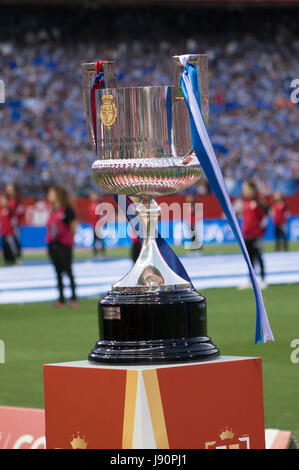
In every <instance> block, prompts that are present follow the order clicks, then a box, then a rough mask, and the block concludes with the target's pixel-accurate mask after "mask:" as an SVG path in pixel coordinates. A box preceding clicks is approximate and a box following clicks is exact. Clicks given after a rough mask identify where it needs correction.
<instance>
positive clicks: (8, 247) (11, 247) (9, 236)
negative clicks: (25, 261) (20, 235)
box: [0, 194, 18, 265]
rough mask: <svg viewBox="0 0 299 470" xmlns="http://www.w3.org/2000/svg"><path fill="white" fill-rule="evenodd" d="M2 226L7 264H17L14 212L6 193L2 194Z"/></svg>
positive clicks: (0, 214) (3, 246)
mask: <svg viewBox="0 0 299 470" xmlns="http://www.w3.org/2000/svg"><path fill="white" fill-rule="evenodd" d="M0 228H1V236H2V249H3V257H4V262H5V264H6V265H11V264H15V262H16V258H17V255H18V247H17V244H16V241H15V236H14V226H13V212H12V210H11V209H10V207H9V201H8V199H7V197H6V195H5V194H2V195H1V196H0Z"/></svg>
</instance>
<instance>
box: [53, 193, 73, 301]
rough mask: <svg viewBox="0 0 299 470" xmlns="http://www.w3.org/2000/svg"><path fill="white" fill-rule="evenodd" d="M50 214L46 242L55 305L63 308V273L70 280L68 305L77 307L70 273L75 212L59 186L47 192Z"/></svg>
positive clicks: (71, 273)
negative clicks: (56, 293)
mask: <svg viewBox="0 0 299 470" xmlns="http://www.w3.org/2000/svg"><path fill="white" fill-rule="evenodd" d="M48 201H49V203H50V205H51V212H50V215H49V218H48V222H47V235H46V242H47V243H48V247H49V248H48V249H49V256H50V259H51V261H52V263H53V266H54V268H55V271H56V276H57V284H58V290H59V299H58V300H57V301H56V303H55V305H56V306H57V307H63V306H64V304H65V298H64V293H63V279H62V275H63V273H66V274H67V276H68V277H69V279H70V286H71V290H72V297H71V301H70V305H71V306H72V307H74V308H76V307H78V302H77V296H76V285H75V280H74V276H73V271H72V250H73V239H74V235H75V230H76V221H75V212H74V209H73V207H72V203H71V199H70V196H69V194H68V192H67V191H66V190H65V189H64V188H63V187H61V186H53V187H51V188H50V189H49V191H48Z"/></svg>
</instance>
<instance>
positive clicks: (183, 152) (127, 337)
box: [83, 55, 219, 364]
mask: <svg viewBox="0 0 299 470" xmlns="http://www.w3.org/2000/svg"><path fill="white" fill-rule="evenodd" d="M189 60H190V62H192V63H194V65H195V66H196V67H197V68H198V75H199V81H200V90H201V96H200V100H201V109H202V113H203V116H204V119H205V120H207V117H208V62H207V60H208V59H207V55H194V56H190V59H189ZM102 67H103V73H104V77H105V85H106V86H105V88H101V89H98V90H97V91H96V92H95V101H94V103H95V109H94V110H93V109H91V100H90V90H91V87H92V84H93V82H94V78H95V64H83V79H84V92H85V103H86V115H87V128H88V133H89V137H90V140H91V143H92V145H93V147H94V148H95V150H96V155H97V159H96V161H95V162H94V163H93V165H92V175H93V179H94V181H95V182H96V184H98V185H99V186H101V187H102V188H103V189H105V190H106V191H108V192H110V193H114V194H118V195H128V196H133V197H134V200H135V198H138V200H139V203H138V205H137V207H136V215H137V216H138V218H139V220H140V222H141V226H142V239H143V243H142V248H141V251H140V255H139V257H138V259H137V261H136V263H135V265H134V266H133V268H132V269H131V270H130V272H129V273H128V274H127V275H126V276H125V277H124V278H123V279H121V280H120V281H119V282H117V283H116V284H114V285H113V286H112V289H111V291H110V292H108V294H107V295H106V296H105V297H104V298H103V299H102V300H100V301H99V303H98V313H99V329H100V339H99V340H98V341H97V343H96V345H95V347H94V349H93V350H92V351H91V353H90V354H89V359H90V360H94V361H97V362H103V363H105V362H112V363H115V364H119V363H128V364H129V363H145V364H146V363H159V362H169V361H181V362H184V361H192V360H202V359H207V358H210V357H214V356H215V355H217V354H219V350H218V349H217V347H216V346H215V345H214V344H213V343H212V341H211V339H210V338H209V337H208V336H207V326H206V299H205V298H204V297H203V296H201V295H200V294H198V293H197V292H196V291H195V290H194V288H193V287H192V286H191V284H190V283H189V282H187V281H186V280H185V279H183V278H182V277H181V276H179V275H178V274H176V273H175V272H174V271H173V270H172V269H171V268H170V267H169V266H168V265H167V263H166V262H165V260H164V258H163V257H162V255H161V254H160V251H159V249H158V247H157V244H156V233H157V232H156V225H157V221H158V218H159V215H160V208H159V206H158V204H157V203H156V201H155V199H154V198H155V197H156V196H161V195H168V194H175V193H177V192H179V191H182V190H184V189H186V188H188V187H189V186H191V185H193V184H194V183H196V182H197V181H198V179H199V178H200V176H201V166H200V164H199V162H198V159H197V158H196V156H195V154H194V152H193V149H192V142H191V130H190V121H189V115H188V108H187V105H186V103H185V100H184V98H183V94H182V91H181V88H180V72H181V67H180V63H179V61H178V58H177V57H174V58H173V67H174V80H173V82H174V83H173V85H171V86H146V87H123V88H121V87H116V80H115V72H114V63H113V62H111V61H105V62H103V65H102Z"/></svg>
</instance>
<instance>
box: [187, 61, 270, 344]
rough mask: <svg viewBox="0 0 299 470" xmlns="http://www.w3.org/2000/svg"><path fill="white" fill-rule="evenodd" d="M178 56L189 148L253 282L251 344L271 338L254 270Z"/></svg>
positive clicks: (190, 78) (190, 79)
mask: <svg viewBox="0 0 299 470" xmlns="http://www.w3.org/2000/svg"><path fill="white" fill-rule="evenodd" d="M179 59H180V63H181V65H182V66H183V67H184V70H183V71H182V73H181V88H182V91H183V95H184V98H185V101H186V103H187V106H188V109H189V115H190V124H191V134H192V145H193V149H194V151H195V154H196V156H197V158H198V160H199V162H200V164H201V166H202V168H203V171H204V172H205V174H206V177H207V178H208V181H209V184H210V186H211V188H212V190H213V191H214V193H215V195H216V196H217V198H218V201H219V203H220V205H221V207H222V210H223V212H224V214H225V215H226V217H227V220H228V222H229V224H230V226H231V229H232V231H233V233H234V235H235V237H236V240H237V241H238V243H239V245H240V248H241V250H242V253H243V255H244V258H245V261H246V263H247V267H248V271H249V275H250V279H251V282H252V285H253V289H254V294H255V300H256V331H255V343H257V342H262V343H263V342H265V341H268V340H272V341H274V338H273V334H272V331H271V327H270V324H269V321H268V317H267V313H266V310H265V306H264V302H263V297H262V293H261V290H260V287H259V284H258V282H257V279H256V275H255V272H254V269H253V267H252V265H251V262H250V259H249V255H248V252H247V248H246V245H245V242H244V238H243V235H242V232H241V229H240V227H239V224H238V221H237V218H236V216H235V213H234V210H233V207H232V204H231V200H230V197H229V194H228V191H227V188H226V185H225V182H224V179H223V176H222V173H221V170H220V167H219V164H218V161H217V158H216V155H215V152H214V150H213V147H212V144H211V141H210V138H209V135H208V132H207V129H206V126H205V123H204V120H203V117H202V114H201V106H200V89H199V80H198V73H197V68H196V67H195V66H194V65H193V64H192V63H189V56H188V55H181V56H180V57H179Z"/></svg>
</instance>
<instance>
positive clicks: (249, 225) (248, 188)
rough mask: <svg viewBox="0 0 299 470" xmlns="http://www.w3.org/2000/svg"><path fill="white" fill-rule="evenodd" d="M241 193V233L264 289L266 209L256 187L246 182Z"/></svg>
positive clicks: (250, 182)
mask: <svg viewBox="0 0 299 470" xmlns="http://www.w3.org/2000/svg"><path fill="white" fill-rule="evenodd" d="M242 193H243V227H242V228H243V233H244V239H245V244H246V248H247V251H248V254H249V258H250V261H251V264H252V266H255V263H256V261H257V262H258V263H259V265H260V275H261V279H262V281H261V287H262V288H265V287H266V283H265V267H264V261H263V253H262V238H263V236H264V234H265V231H266V227H267V220H268V217H267V213H268V207H267V206H266V204H263V203H262V202H261V201H260V200H259V198H258V191H257V187H256V185H255V184H254V183H253V182H252V181H246V182H244V184H243V187H242Z"/></svg>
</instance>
